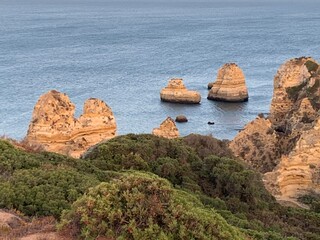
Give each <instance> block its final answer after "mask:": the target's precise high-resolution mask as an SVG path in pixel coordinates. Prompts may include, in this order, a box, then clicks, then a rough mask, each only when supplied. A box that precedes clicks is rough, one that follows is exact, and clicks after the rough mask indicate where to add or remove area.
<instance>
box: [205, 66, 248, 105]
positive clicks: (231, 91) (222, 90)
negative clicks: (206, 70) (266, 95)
mask: <svg viewBox="0 0 320 240" xmlns="http://www.w3.org/2000/svg"><path fill="white" fill-rule="evenodd" d="M208 88H211V89H210V91H209V94H208V99H210V100H217V101H227V102H244V101H247V100H248V98H249V95H248V90H247V86H246V83H245V77H244V74H243V72H242V70H241V69H240V68H239V67H238V65H237V64H235V63H227V64H225V65H223V66H222V67H221V68H220V69H219V71H218V76H217V79H216V81H215V82H214V83H209V84H208Z"/></svg>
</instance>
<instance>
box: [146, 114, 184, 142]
mask: <svg viewBox="0 0 320 240" xmlns="http://www.w3.org/2000/svg"><path fill="white" fill-rule="evenodd" d="M152 134H154V135H156V136H159V137H164V138H169V139H171V138H177V137H179V130H178V128H177V126H176V124H175V122H174V121H173V119H172V118H171V117H168V118H167V119H166V120H164V121H163V122H162V123H161V124H160V127H159V128H154V129H153V131H152Z"/></svg>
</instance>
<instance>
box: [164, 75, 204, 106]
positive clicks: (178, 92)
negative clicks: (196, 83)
mask: <svg viewBox="0 0 320 240" xmlns="http://www.w3.org/2000/svg"><path fill="white" fill-rule="evenodd" d="M160 98H161V101H164V102H172V103H191V104H197V103H200V101H201V95H200V93H198V92H196V91H190V90H188V89H187V88H186V87H185V86H184V83H183V80H182V79H181V78H173V79H171V80H170V81H169V84H168V86H167V87H165V88H163V89H162V90H161V92H160Z"/></svg>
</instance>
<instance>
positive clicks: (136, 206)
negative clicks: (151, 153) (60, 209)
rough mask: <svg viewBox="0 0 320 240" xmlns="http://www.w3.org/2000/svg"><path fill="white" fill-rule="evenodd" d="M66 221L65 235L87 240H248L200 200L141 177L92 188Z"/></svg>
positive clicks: (153, 178) (132, 174) (130, 176)
mask: <svg viewBox="0 0 320 240" xmlns="http://www.w3.org/2000/svg"><path fill="white" fill-rule="evenodd" d="M62 219H63V221H62V224H61V229H62V230H63V229H65V230H67V232H72V233H73V234H74V235H76V236H79V235H81V237H82V238H84V239H97V238H98V237H107V238H110V239H219V240H223V239H230V240H236V239H245V238H244V235H243V234H241V233H240V232H239V231H238V230H236V229H235V228H233V227H232V226H230V225H228V224H227V223H226V221H225V220H224V219H223V218H222V217H221V216H220V215H219V214H217V213H216V212H215V211H214V210H212V209H207V208H205V207H204V206H203V205H202V204H201V202H200V201H199V200H198V199H197V198H196V197H194V196H192V195H190V194H188V193H186V192H183V191H178V190H175V189H173V188H172V186H171V184H170V183H169V182H168V181H167V180H165V179H161V178H159V177H157V176H155V175H151V174H145V173H136V172H130V173H127V174H124V175H123V176H122V177H120V178H119V179H115V180H112V181H111V182H109V183H101V184H100V185H98V186H97V187H95V188H92V189H91V190H90V191H89V193H88V194H86V195H84V196H83V197H82V198H80V199H79V200H78V201H77V202H75V203H74V204H73V206H72V210H71V211H67V212H65V213H64V214H63V216H62Z"/></svg>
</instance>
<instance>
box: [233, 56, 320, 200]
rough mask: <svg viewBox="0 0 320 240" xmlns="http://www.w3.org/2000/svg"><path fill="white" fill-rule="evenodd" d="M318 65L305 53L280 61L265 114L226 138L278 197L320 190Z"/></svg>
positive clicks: (296, 197) (293, 198)
mask: <svg viewBox="0 0 320 240" xmlns="http://www.w3.org/2000/svg"><path fill="white" fill-rule="evenodd" d="M319 86H320V67H319V64H318V63H317V62H316V61H315V60H313V59H312V58H309V57H302V58H296V59H292V60H289V61H287V62H286V63H285V64H283V65H282V66H281V67H280V68H279V70H278V72H277V74H276V76H275V78H274V94H273V99H272V103H271V108H270V115H269V116H268V118H267V119H264V118H257V119H255V120H254V121H252V122H251V123H249V124H248V125H247V126H246V127H245V128H244V130H243V131H241V132H240V133H239V134H238V135H237V136H236V137H235V138H234V139H233V141H232V142H231V143H230V145H229V146H230V148H231V149H232V151H233V152H234V154H235V155H237V156H238V157H241V158H243V159H244V160H245V161H246V162H248V163H249V164H250V165H251V166H253V167H254V168H256V169H257V170H259V171H260V172H262V173H264V176H265V177H264V181H265V184H266V187H267V189H268V190H269V191H270V192H271V193H272V194H273V195H274V196H275V197H276V198H277V199H278V200H279V201H281V202H284V203H285V202H287V203H294V204H296V205H300V206H301V204H299V203H298V201H297V199H298V197H299V196H301V195H304V194H308V193H310V192H312V191H315V192H318V193H320V160H319V159H320V115H319V110H320V88H319Z"/></svg>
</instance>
